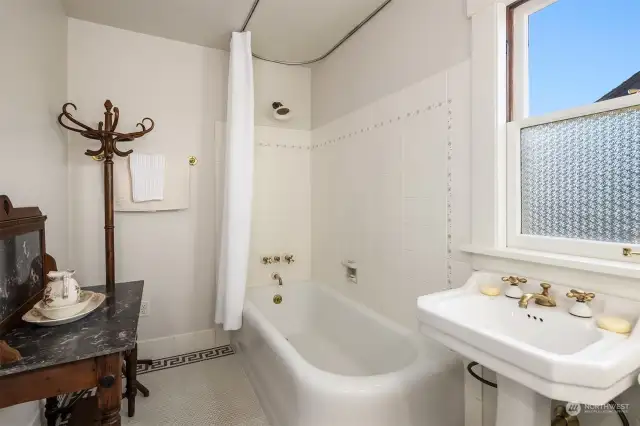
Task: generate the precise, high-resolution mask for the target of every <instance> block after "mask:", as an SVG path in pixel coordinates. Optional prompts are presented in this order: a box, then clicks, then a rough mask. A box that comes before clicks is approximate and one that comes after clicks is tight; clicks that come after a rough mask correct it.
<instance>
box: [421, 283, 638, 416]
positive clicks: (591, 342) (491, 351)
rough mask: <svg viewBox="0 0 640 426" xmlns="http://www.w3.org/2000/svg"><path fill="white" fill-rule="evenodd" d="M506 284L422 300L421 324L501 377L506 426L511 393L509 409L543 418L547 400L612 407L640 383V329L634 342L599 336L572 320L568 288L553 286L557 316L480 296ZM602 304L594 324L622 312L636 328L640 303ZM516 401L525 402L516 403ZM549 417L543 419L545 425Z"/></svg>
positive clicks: (535, 287) (589, 323)
mask: <svg viewBox="0 0 640 426" xmlns="http://www.w3.org/2000/svg"><path fill="white" fill-rule="evenodd" d="M500 277H501V276H500V275H496V274H488V273H482V272H477V273H475V274H474V275H473V276H472V277H471V278H470V279H469V281H468V282H467V283H466V284H465V285H464V287H462V288H459V289H455V290H449V291H444V292H440V293H435V294H431V295H428V296H422V297H420V298H419V299H418V320H419V322H420V324H419V325H420V331H421V332H422V333H423V334H425V335H427V336H429V337H432V338H433V339H435V340H437V341H439V342H441V343H442V344H444V345H445V346H447V347H449V348H450V349H452V350H454V351H456V352H458V353H460V354H462V355H463V356H465V357H467V358H469V359H472V360H475V361H477V362H479V363H480V364H482V365H484V366H486V367H488V368H491V369H492V370H494V371H495V372H496V373H497V374H498V400H499V403H498V405H499V407H498V418H499V419H500V418H502V419H503V421H504V422H505V423H504V424H510V423H507V414H504V413H503V414H504V415H503V416H501V415H500V401H501V397H500V395H501V394H504V393H505V391H507V390H508V392H509V393H510V396H509V400H508V401H507V400H505V399H504V398H505V395H503V408H504V405H505V404H509V405H512V407H511V408H514V407H515V406H518V407H520V409H524V408H523V407H526V409H527V410H529V409H531V410H539V409H540V408H541V407H540V406H537V407H534V406H536V405H538V404H543V405H544V403H545V401H547V403H548V400H547V399H546V398H552V399H558V400H562V401H571V402H579V403H584V404H605V403H607V402H608V401H610V400H611V399H612V398H614V397H616V396H618V395H619V394H620V393H622V392H623V391H625V390H626V389H627V388H629V387H630V386H631V385H632V384H634V383H635V380H636V377H637V374H638V370H639V369H640V331H637V330H635V329H634V331H632V333H631V335H630V336H624V335H620V334H615V333H612V332H608V331H604V330H601V329H599V328H597V327H596V324H595V319H583V318H578V317H574V316H572V315H570V314H569V313H568V309H569V307H570V304H571V303H572V301H569V300H567V299H566V297H565V293H566V292H567V291H568V288H567V287H562V286H556V285H554V286H552V288H551V294H552V295H553V296H554V297H555V298H556V300H557V302H558V306H556V307H551V308H550V307H542V306H538V305H536V304H535V303H534V301H533V300H531V302H530V303H529V308H528V309H523V308H520V307H519V306H518V301H517V300H514V299H510V298H508V297H506V296H504V295H500V296H495V297H489V296H485V295H483V294H481V293H480V292H479V286H480V285H484V284H489V283H496V284H497V283H500V282H501V280H500ZM497 285H500V284H497ZM523 290H525V292H537V293H539V292H540V287H539V282H531V281H530V282H529V283H528V284H526V285H525V286H523ZM503 294H504V291H503ZM596 299H597V300H598V303H599V304H598V306H599V308H598V309H596V308H594V317H595V318H597V317H598V316H599V315H602V314H616V313H617V312H616V311H615V309H619V308H620V306H623V308H624V310H625V311H624V313H626V315H625V316H626V317H627V319H630V320H633V322H636V321H637V315H636V312H640V303H639V302H629V301H627V300H624V299H617V298H614V297H607V296H602V295H598V296H597V298H596ZM594 304H595V302H594ZM606 307H608V308H609V309H608V310H607V309H605V308H606ZM612 309H614V311H613V312H611V310H612ZM598 311H599V312H598ZM629 312H632V314H631V315H630V314H629ZM501 383H502V386H501ZM519 386H521V387H524V388H525V389H519ZM529 392H531V393H535V394H529ZM514 395H515V396H516V399H518V400H519V401H513V400H512V399H513V397H514ZM518 395H520V396H518ZM539 395H542V396H544V397H546V398H544V399H540V398H539ZM532 405H534V406H532ZM512 414H513V413H510V414H509V416H511V415H512ZM548 414H549V413H548V411H547V412H545V413H544V416H543V417H544V419H546V420H544V421H545V422H546V423H545V424H548V423H549V422H548V419H549V417H548ZM509 421H513V418H511V419H510V420H509ZM537 421H538V420H535V419H534V420H532V423H526V424H531V425H535V424H538V423H536V422H537ZM540 421H542V420H540ZM520 423H521V422H520ZM520 423H519V424H520ZM497 424H500V422H498V423H497ZM540 424H542V423H540ZM523 426H525V424H523Z"/></svg>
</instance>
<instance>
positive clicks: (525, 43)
mask: <svg viewBox="0 0 640 426" xmlns="http://www.w3.org/2000/svg"><path fill="white" fill-rule="evenodd" d="M556 1H558V0H529V1H528V2H526V3H524V4H522V5H519V6H517V7H516V8H515V9H514V10H513V46H512V47H511V48H512V52H510V53H511V54H512V55H513V70H512V72H513V79H512V81H513V86H512V88H511V89H512V91H513V94H512V95H513V114H512V115H513V117H512V118H513V120H514V121H512V122H510V123H508V124H507V137H506V143H507V176H506V179H507V185H508V186H507V215H506V216H507V224H506V225H507V247H513V248H519V249H527V250H536V251H540V252H553V253H563V254H569V255H578V256H587V257H592V258H598V259H610V260H620V261H626V262H633V260H632V259H631V258H629V257H621V253H622V247H628V248H631V249H632V250H633V251H640V245H630V244H626V245H625V244H621V243H608V242H601V241H587V240H577V239H570V238H557V237H544V236H533V235H524V234H522V232H521V228H522V227H521V224H522V221H521V218H522V209H521V191H520V190H521V186H520V182H521V179H520V177H521V173H520V172H521V168H520V163H521V162H520V132H521V130H522V129H523V128H526V127H531V126H536V125H539V124H546V123H553V122H555V121H561V120H568V119H573V118H579V117H583V116H586V115H591V114H597V113H601V112H607V111H612V110H616V109H620V108H626V107H631V106H637V105H638V104H640V96H624V97H621V98H617V99H611V100H607V101H603V102H598V103H594V104H589V105H584V106H580V107H576V108H571V109H567V110H563V111H557V112H552V113H549V114H544V115H541V116H535V117H529V55H528V52H529V16H531V15H532V14H534V13H536V12H538V11H540V10H542V9H544V8H545V7H548V6H550V5H552V4H553V3H555V2H556Z"/></svg>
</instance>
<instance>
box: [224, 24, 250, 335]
mask: <svg viewBox="0 0 640 426" xmlns="http://www.w3.org/2000/svg"><path fill="white" fill-rule="evenodd" d="M253 131H254V123H253V63H252V58H251V33H250V32H243V33H233V34H232V36H231V57H230V60H229V88H228V94H227V140H226V155H225V165H226V170H225V182H224V201H223V205H222V240H221V245H220V257H219V262H218V280H217V287H218V294H217V298H216V318H215V320H216V323H218V324H222V325H223V328H224V329H225V330H237V329H239V328H240V327H241V326H242V308H243V306H244V296H245V289H246V282H247V272H248V267H249V243H250V238H251V202H252V198H253Z"/></svg>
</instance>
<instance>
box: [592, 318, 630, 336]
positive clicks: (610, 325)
mask: <svg viewBox="0 0 640 426" xmlns="http://www.w3.org/2000/svg"><path fill="white" fill-rule="evenodd" d="M596 324H597V325H598V327H599V328H601V329H603V330H607V331H613V332H614V333H620V334H629V333H630V332H631V323H630V322H629V321H627V320H626V319H623V318H618V317H600V318H598V321H596Z"/></svg>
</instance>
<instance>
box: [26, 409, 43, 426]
mask: <svg viewBox="0 0 640 426" xmlns="http://www.w3.org/2000/svg"><path fill="white" fill-rule="evenodd" d="M44 424H45V423H44V413H43V412H42V410H40V408H39V407H38V410H37V411H36V412H35V413H34V415H33V420H31V423H29V426H43V425H44Z"/></svg>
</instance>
